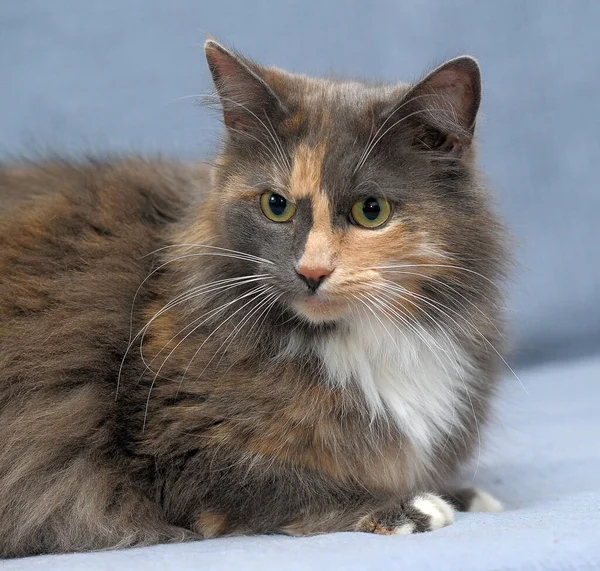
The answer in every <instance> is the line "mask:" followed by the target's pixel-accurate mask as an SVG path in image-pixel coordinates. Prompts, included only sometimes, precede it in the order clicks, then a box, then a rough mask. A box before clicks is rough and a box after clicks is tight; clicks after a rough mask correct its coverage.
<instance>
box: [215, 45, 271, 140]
mask: <svg viewBox="0 0 600 571" xmlns="http://www.w3.org/2000/svg"><path fill="white" fill-rule="evenodd" d="M204 52H205V54H206V61H207V62H208V67H209V69H210V73H211V75H212V78H213V82H214V84H215V87H216V89H217V93H218V94H219V97H220V99H221V105H222V107H223V117H224V120H225V125H226V126H227V127H228V128H229V129H231V130H233V131H248V130H251V129H252V128H255V127H259V126H260V125H261V122H262V121H264V119H265V117H266V116H269V115H271V114H272V113H274V112H276V111H277V110H282V109H283V104H282V103H281V101H280V99H279V97H278V96H277V94H276V93H275V92H274V91H273V89H272V88H271V87H270V86H269V84H268V83H267V82H266V81H265V79H264V77H263V76H262V73H261V68H260V67H259V66H258V65H256V64H253V63H252V62H250V61H248V60H246V59H245V58H243V57H242V56H240V55H238V54H236V53H234V52H231V51H229V50H227V49H226V48H224V47H223V46H222V45H221V44H219V43H218V42H216V41H215V40H212V39H209V40H206V42H205V44H204Z"/></svg>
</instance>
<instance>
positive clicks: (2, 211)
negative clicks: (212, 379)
mask: <svg viewBox="0 0 600 571" xmlns="http://www.w3.org/2000/svg"><path fill="white" fill-rule="evenodd" d="M207 181H208V176H207V173H206V170H205V169H204V168H202V167H188V166H185V165H181V164H178V163H175V162H168V161H162V160H154V161H152V160H144V159H141V158H121V159H115V160H102V161H101V160H87V161H81V162H77V163H75V162H67V161H63V160H54V161H48V162H43V163H41V162H40V163H21V164H16V165H8V166H6V165H5V166H0V322H1V323H2V326H1V327H0V345H1V346H2V348H3V351H2V356H0V375H1V376H2V377H4V378H5V379H6V376H7V375H8V376H10V375H11V371H13V369H14V371H13V372H14V373H15V374H18V375H19V376H20V377H22V373H21V372H19V371H22V370H23V364H24V363H23V359H24V358H25V356H26V359H27V362H28V364H29V365H33V366H35V365H38V366H39V367H40V371H41V372H42V373H43V372H45V373H49V372H50V371H49V369H51V368H52V366H53V364H54V365H55V366H56V367H58V368H60V367H61V366H64V364H65V362H66V361H65V360H67V361H68V360H69V359H70V360H71V361H79V362H90V361H94V360H95V359H96V358H102V356H101V355H100V354H99V353H98V352H97V348H98V347H99V346H106V348H109V347H110V346H111V345H112V346H113V347H112V349H110V350H111V351H112V350H114V351H116V350H117V349H116V348H117V346H119V347H120V345H122V343H123V337H126V333H128V331H126V329H127V327H128V325H129V318H130V313H131V303H132V299H133V296H134V294H135V292H136V290H137V288H138V286H139V285H140V284H141V283H142V281H143V280H144V279H145V278H146V277H147V276H148V274H149V272H151V271H152V267H153V266H152V264H153V263H155V258H154V256H152V255H148V254H150V253H151V252H153V251H154V250H157V249H159V248H161V247H163V246H164V245H166V244H167V243H168V242H167V239H168V234H169V231H170V228H171V227H172V226H173V225H175V224H177V222H178V220H179V219H180V218H181V216H182V215H183V212H184V211H185V209H186V205H187V204H188V203H189V202H190V201H191V200H192V198H193V196H194V195H197V194H198V193H199V192H201V191H202V189H203V188H204V187H205V185H206V184H207ZM142 301H143V299H142ZM75 356H78V357H79V359H74V357H75Z"/></svg>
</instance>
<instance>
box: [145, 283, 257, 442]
mask: <svg viewBox="0 0 600 571" xmlns="http://www.w3.org/2000/svg"><path fill="white" fill-rule="evenodd" d="M264 287H265V286H264V285H262V286H258V288H255V289H253V290H251V291H249V292H247V293H245V294H244V295H241V296H239V297H237V298H236V299H235V300H233V301H231V302H229V304H228V305H231V304H232V303H235V302H237V301H241V300H242V299H245V298H247V297H248V296H250V295H253V294H255V293H256V292H257V291H258V290H260V289H262V288H264ZM251 301H252V300H251ZM248 303H250V302H247V303H246V304H244V305H243V306H242V307H240V308H239V309H237V310H236V311H234V312H233V313H232V314H231V315H230V316H229V317H228V318H227V319H226V320H225V321H223V322H222V323H221V324H220V325H219V326H217V328H216V329H214V330H213V331H212V332H211V333H210V334H209V335H208V337H207V338H206V339H205V340H204V341H203V342H202V344H201V345H200V347H199V348H198V350H197V351H196V352H195V353H194V357H195V356H196V355H197V354H198V352H199V351H200V349H201V348H202V347H203V346H204V344H205V343H206V342H207V341H208V339H210V337H211V336H212V335H214V333H215V332H216V331H217V330H218V329H219V328H220V327H222V326H223V325H224V324H225V323H226V322H227V321H229V320H230V319H231V318H232V317H233V316H234V315H235V314H236V313H238V312H239V311H241V310H242V309H243V308H244V307H246V305H248ZM201 325H202V323H200V324H199V325H196V326H195V327H194V328H193V329H192V330H191V331H190V332H189V333H187V334H186V335H185V336H184V337H183V339H181V341H179V342H178V343H177V345H175V347H173V349H171V351H170V352H169V354H168V355H167V356H166V357H165V359H164V360H163V362H162V364H161V366H160V367H159V368H158V370H157V371H156V373H155V375H154V378H153V379H152V383H151V384H150V389H149V391H148V398H147V399H146V408H145V411H144V421H143V423H142V432H143V431H144V429H145V428H146V419H147V416H148V407H149V406H150V397H151V395H152V390H153V389H154V385H155V383H156V380H157V379H158V377H159V375H160V371H161V370H162V368H163V367H164V365H165V364H166V362H167V361H168V360H169V358H170V357H171V355H172V354H173V353H174V352H175V351H176V350H177V348H178V347H179V346H180V345H181V344H182V343H183V342H184V341H185V340H186V339H187V338H188V337H190V335H192V334H193V333H194V332H195V331H197V329H198V328H199V327H201ZM194 357H192V360H193V359H194ZM190 364H191V361H190ZM190 364H188V366H187V367H186V369H185V372H184V374H183V376H184V377H185V374H186V373H187V370H188V368H189V366H190Z"/></svg>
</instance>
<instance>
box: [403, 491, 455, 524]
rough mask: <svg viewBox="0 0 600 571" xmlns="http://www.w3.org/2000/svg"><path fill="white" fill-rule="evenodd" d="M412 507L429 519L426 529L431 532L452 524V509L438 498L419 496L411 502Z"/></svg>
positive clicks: (425, 495)
mask: <svg viewBox="0 0 600 571" xmlns="http://www.w3.org/2000/svg"><path fill="white" fill-rule="evenodd" d="M412 507H413V508H414V509H415V510H416V511H417V512H419V513H420V514H422V515H424V516H426V517H428V518H429V523H428V524H427V529H425V530H424V531H433V530H434V529H440V528H442V527H446V526H447V525H450V524H451V523H454V508H453V507H452V505H451V504H450V503H448V502H447V501H446V500H444V499H443V498H440V496H436V495H435V494H420V495H418V496H417V497H416V498H415V499H414V500H413V501H412Z"/></svg>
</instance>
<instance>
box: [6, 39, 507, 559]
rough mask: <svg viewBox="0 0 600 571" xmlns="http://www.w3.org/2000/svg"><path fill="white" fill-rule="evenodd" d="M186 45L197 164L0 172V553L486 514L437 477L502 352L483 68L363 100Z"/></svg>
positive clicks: (333, 83) (480, 402)
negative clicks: (196, 62) (197, 111)
mask: <svg viewBox="0 0 600 571" xmlns="http://www.w3.org/2000/svg"><path fill="white" fill-rule="evenodd" d="M205 53H206V57H207V61H208V65H209V68H210V72H211V74H212V78H213V80H214V84H215V86H216V98H217V100H218V101H219V102H220V106H221V109H222V117H223V120H224V124H225V126H224V137H223V143H222V148H221V150H220V153H219V155H218V158H217V159H216V160H215V162H214V165H213V166H212V167H211V168H208V167H204V166H198V165H188V164H183V163H178V162H177V161H174V160H167V159H157V160H149V159H144V158H140V157H105V158H102V159H89V160H85V161H84V160H79V161H69V160H64V159H59V158H55V159H52V160H46V161H30V162H26V161H22V162H17V163H14V164H5V165H3V166H2V167H1V168H0V346H1V349H0V555H2V556H3V557H15V556H26V555H34V554H41V553H54V552H73V551H85V550H95V549H106V548H118V547H126V546H134V545H149V544H155V543H159V542H175V541H184V540H190V539H197V538H212V537H216V536H222V535H232V534H258V533H284V534H290V535H310V534H318V533H326V532H336V531H362V532H372V533H378V534H384V535H385V534H410V533H415V532H423V531H429V530H433V529H437V528H440V527H443V526H445V525H448V524H450V523H452V522H453V520H454V517H455V511H456V510H464V511H471V510H483V511H486V510H487V511H494V510H499V509H501V504H500V503H499V502H498V501H497V500H496V499H495V498H493V497H492V496H490V495H489V494H487V493H486V492H484V491H481V490H478V489H469V488H467V489H460V488H457V487H455V485H454V482H455V479H456V477H457V474H459V472H460V469H461V467H463V466H464V465H465V463H467V462H468V461H469V460H470V459H472V458H473V456H474V454H475V453H476V452H477V450H478V447H479V446H480V437H481V434H480V431H481V429H482V427H483V425H484V424H485V422H486V420H487V419H488V416H489V414H490V413H489V411H490V405H491V402H492V400H493V395H494V393H495V391H496V388H497V387H498V384H499V379H500V377H501V374H500V364H501V362H502V357H501V353H502V351H503V348H502V335H501V331H502V328H503V327H502V311H501V307H502V303H503V284H504V276H505V273H506V270H505V268H506V265H507V259H508V254H507V248H506V246H505V242H506V241H505V238H504V236H505V231H504V229H503V225H502V223H501V221H500V220H499V218H498V217H497V215H496V214H495V213H494V210H493V207H492V205H491V198H490V192H489V191H488V189H487V187H486V185H485V183H484V181H483V179H482V177H481V175H480V174H479V172H478V170H477V166H476V158H475V149H474V129H475V120H476V116H477V112H478V107H479V103H480V95H481V86H480V72H479V68H478V64H477V63H476V61H475V60H474V59H472V58H470V57H467V56H464V57H459V58H456V59H452V60H450V61H448V62H446V63H444V64H443V65H441V66H440V67H438V68H437V69H434V70H433V71H432V72H431V73H429V74H427V75H425V76H424V77H423V78H422V79H421V80H420V81H418V82H416V83H414V84H397V85H372V84H366V83H361V82H355V81H342V80H329V79H313V78H308V77H305V76H302V75H294V74H291V73H287V72H284V71H281V70H279V69H274V68H266V67H262V66H260V65H258V64H257V63H254V62H253V61H251V60H250V59H248V58H246V57H244V56H242V55H240V54H238V53H237V52H234V51H232V50H229V49H227V48H225V47H223V46H222V45H220V44H219V43H217V42H216V41H214V40H208V41H207V42H206V45H205Z"/></svg>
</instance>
